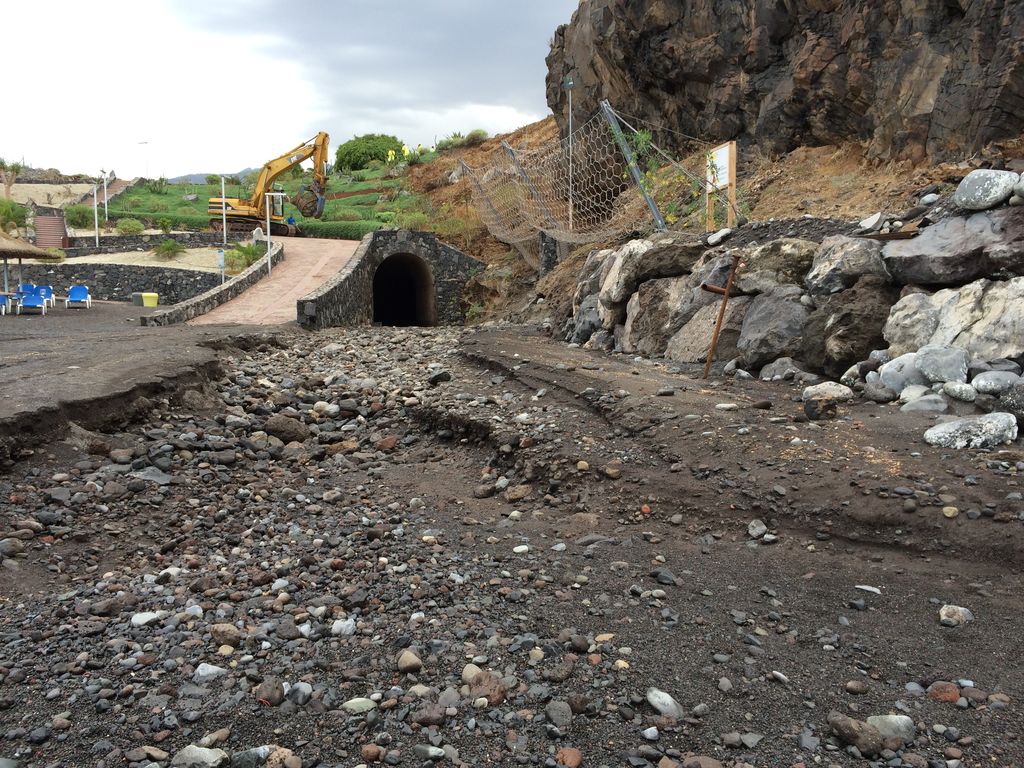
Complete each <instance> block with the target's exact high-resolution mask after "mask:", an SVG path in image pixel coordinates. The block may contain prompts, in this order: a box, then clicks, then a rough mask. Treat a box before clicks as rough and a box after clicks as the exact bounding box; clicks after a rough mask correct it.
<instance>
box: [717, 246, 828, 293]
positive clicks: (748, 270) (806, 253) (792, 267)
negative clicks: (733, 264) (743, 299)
mask: <svg viewBox="0 0 1024 768" xmlns="http://www.w3.org/2000/svg"><path fill="white" fill-rule="evenodd" d="M817 250H818V244H817V243H814V242H811V241H810V240H799V239H797V238H792V237H784V238H780V239H778V240H772V241H771V242H769V243H766V244H764V245H761V246H755V247H752V248H747V249H743V251H742V252H741V257H742V259H743V263H744V267H743V269H742V270H740V272H739V274H738V275H737V277H736V280H735V286H736V289H737V290H739V291H741V292H743V293H765V292H766V291H770V290H771V289H772V288H775V287H777V286H780V285H803V282H804V275H806V274H807V270H809V269H810V268H811V262H812V260H813V259H814V254H815V252H816V251H817Z"/></svg>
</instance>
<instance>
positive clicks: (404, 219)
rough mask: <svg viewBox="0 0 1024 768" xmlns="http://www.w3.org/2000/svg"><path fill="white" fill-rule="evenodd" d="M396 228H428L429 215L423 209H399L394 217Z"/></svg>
mask: <svg viewBox="0 0 1024 768" xmlns="http://www.w3.org/2000/svg"><path fill="white" fill-rule="evenodd" d="M394 226H395V227H396V228H397V229H430V216H428V215H427V214H426V213H424V212H423V211H400V212H399V213H398V214H397V215H396V216H395V218H394Z"/></svg>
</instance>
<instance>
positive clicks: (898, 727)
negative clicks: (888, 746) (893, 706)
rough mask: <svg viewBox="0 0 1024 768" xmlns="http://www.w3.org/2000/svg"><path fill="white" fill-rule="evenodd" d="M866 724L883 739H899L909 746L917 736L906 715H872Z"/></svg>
mask: <svg viewBox="0 0 1024 768" xmlns="http://www.w3.org/2000/svg"><path fill="white" fill-rule="evenodd" d="M867 723H868V725H870V726H873V727H874V728H875V729H876V730H877V731H878V732H879V733H880V734H882V738H883V739H899V740H900V741H902V742H903V743H904V744H910V743H911V742H912V741H913V740H914V738H915V737H916V736H917V726H916V725H914V721H913V719H911V718H909V717H907V716H906V715H872V716H871V717H869V718H868V719H867Z"/></svg>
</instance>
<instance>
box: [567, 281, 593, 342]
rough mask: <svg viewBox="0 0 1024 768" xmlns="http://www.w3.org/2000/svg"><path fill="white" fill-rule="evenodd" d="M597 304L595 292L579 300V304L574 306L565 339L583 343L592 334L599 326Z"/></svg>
mask: <svg viewBox="0 0 1024 768" xmlns="http://www.w3.org/2000/svg"><path fill="white" fill-rule="evenodd" d="M597 305H598V300H597V294H596V293H592V294H590V295H589V296H587V297H586V298H584V299H583V301H582V302H580V305H579V306H578V307H576V311H575V312H573V316H572V320H571V324H570V326H569V330H568V333H567V334H566V340H567V341H573V342H576V343H577V344H585V343H586V342H587V340H588V339H590V337H591V336H593V335H594V331H597V330H599V329H600V328H601V315H600V313H599V312H598V309H597Z"/></svg>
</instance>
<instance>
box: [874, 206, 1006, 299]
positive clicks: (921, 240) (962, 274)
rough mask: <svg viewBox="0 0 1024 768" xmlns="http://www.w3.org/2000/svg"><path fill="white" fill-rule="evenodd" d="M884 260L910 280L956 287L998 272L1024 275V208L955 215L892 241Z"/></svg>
mask: <svg viewBox="0 0 1024 768" xmlns="http://www.w3.org/2000/svg"><path fill="white" fill-rule="evenodd" d="M882 261H883V262H884V263H885V267H886V269H887V270H888V271H889V274H891V275H892V278H893V280H895V281H896V282H898V283H903V284H906V285H933V286H955V285H963V284H964V283H969V282H971V281H972V280H977V279H979V278H987V277H992V276H994V275H995V274H996V273H998V272H1003V273H1010V274H1014V275H1020V274H1024V210H1021V209H1020V208H1000V209H999V210H996V211H986V212H985V213H976V214H973V215H971V216H969V217H966V218H964V217H961V216H951V217H949V218H946V219H942V220H941V221H938V222H936V223H935V224H932V225H931V226H929V227H925V228H924V229H922V230H921V233H920V234H919V235H918V236H917V237H914V238H911V239H909V240H892V241H890V242H888V243H886V244H885V247H884V248H883V249H882Z"/></svg>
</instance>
